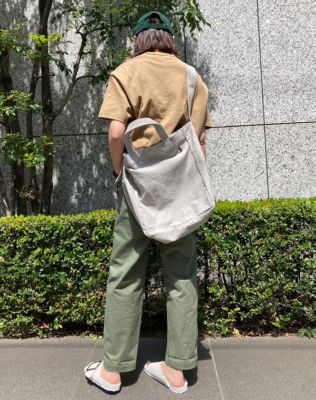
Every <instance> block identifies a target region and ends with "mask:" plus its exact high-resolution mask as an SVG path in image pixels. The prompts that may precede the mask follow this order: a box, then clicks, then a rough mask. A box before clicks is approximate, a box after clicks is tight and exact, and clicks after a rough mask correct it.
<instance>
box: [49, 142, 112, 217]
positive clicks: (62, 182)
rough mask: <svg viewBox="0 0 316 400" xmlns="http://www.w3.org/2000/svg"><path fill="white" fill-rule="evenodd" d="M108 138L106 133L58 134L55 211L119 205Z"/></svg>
mask: <svg viewBox="0 0 316 400" xmlns="http://www.w3.org/2000/svg"><path fill="white" fill-rule="evenodd" d="M107 139H108V138H107V136H106V135H103V134H99V135H85V136H77V135H76V136H63V137H57V138H56V140H55V143H56V146H58V151H57V152H56V158H55V170H54V192H53V197H52V212H53V213H58V212H60V211H62V212H64V213H78V212H81V210H82V209H84V210H86V211H91V210H96V209H102V208H113V207H115V198H116V197H115V196H116V194H115V189H114V177H113V175H112V166H111V163H110V161H109V152H108V145H107V142H108V140H107Z"/></svg>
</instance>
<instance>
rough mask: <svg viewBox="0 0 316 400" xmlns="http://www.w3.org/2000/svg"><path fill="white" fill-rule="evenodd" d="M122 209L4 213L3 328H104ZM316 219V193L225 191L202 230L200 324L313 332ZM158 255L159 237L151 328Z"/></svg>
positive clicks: (213, 330) (15, 331)
mask: <svg viewBox="0 0 316 400" xmlns="http://www.w3.org/2000/svg"><path fill="white" fill-rule="evenodd" d="M114 219H115V212H114V211H107V210H99V211H94V212H90V213H87V214H78V215H60V216H54V217H50V216H43V215H40V216H32V217H22V216H19V217H5V218H1V219H0V333H1V334H2V335H3V336H11V337H24V336H29V335H40V336H42V335H47V334H57V333H65V332H67V331H69V330H75V329H76V330H79V331H85V330H90V331H94V332H95V331H101V329H102V324H103V316H104V299H105V295H106V279H107V274H108V268H109V261H110V256H111V249H112V240H113V237H112V230H113V224H114ZM315 222H316V198H313V199H284V200H256V201H253V202H247V203H243V202H227V201H219V202H218V203H217V205H216V208H215V210H214V211H213V213H212V215H211V218H210V220H209V222H208V223H207V224H205V225H204V226H203V227H202V228H201V229H200V230H199V231H198V234H197V237H198V261H199V287H200V304H199V320H200V328H201V329H203V330H206V331H207V332H208V333H209V334H213V335H217V334H220V335H223V336H226V335H230V334H239V332H254V333H263V332H267V331H269V332H275V333H282V332H298V334H299V335H301V336H309V337H311V336H314V335H315V305H316V284H315V276H316V275H315V273H316V265H315V253H316V246H315V244H316V243H315V241H316V223H315ZM159 263H160V261H159V253H158V251H157V248H156V247H155V246H153V247H152V249H151V252H150V268H149V271H150V276H149V277H148V278H147V282H148V287H147V297H146V301H145V305H144V313H143V326H145V327H147V328H153V327H156V326H157V323H158V322H159V324H160V323H161V321H163V320H164V317H165V296H164V291H163V289H162V288H160V287H157V286H156V287H155V285H152V284H151V285H150V284H149V281H151V280H152V277H153V276H155V279H156V278H157V276H158V275H159V274H158V270H159V267H160V265H159ZM156 274H158V275H157V276H156ZM157 282H158V281H157V280H156V283H157ZM159 326H161V325H159Z"/></svg>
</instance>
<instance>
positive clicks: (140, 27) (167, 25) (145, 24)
mask: <svg viewBox="0 0 316 400" xmlns="http://www.w3.org/2000/svg"><path fill="white" fill-rule="evenodd" d="M152 17H156V18H159V19H160V21H161V23H160V24H152V23H150V22H149V20H150V18H152ZM147 29H160V30H163V31H167V32H169V33H171V35H173V34H174V32H173V29H172V25H171V22H170V21H169V19H168V18H167V17H166V16H165V15H163V14H162V13H160V12H157V11H149V12H148V13H146V14H144V15H143V16H142V17H140V18H139V20H138V21H137V23H136V26H135V28H134V29H133V33H134V35H136V36H137V35H138V34H139V33H140V32H143V31H146V30H147Z"/></svg>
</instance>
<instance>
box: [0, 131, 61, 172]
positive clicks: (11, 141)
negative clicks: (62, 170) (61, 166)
mask: <svg viewBox="0 0 316 400" xmlns="http://www.w3.org/2000/svg"><path fill="white" fill-rule="evenodd" d="M0 146H1V148H2V150H3V152H4V156H5V160H6V162H7V163H9V164H10V163H12V162H13V161H19V162H23V163H24V164H25V166H26V167H28V168H30V167H36V166H38V165H40V164H42V163H43V162H44V160H45V155H46V154H51V153H52V152H53V151H54V150H53V141H52V138H50V137H49V136H46V135H43V136H41V137H40V138H39V139H38V143H36V142H33V140H31V139H29V138H26V137H25V136H23V135H21V134H20V133H12V132H10V133H7V134H6V135H5V136H4V137H3V138H1V139H0Z"/></svg>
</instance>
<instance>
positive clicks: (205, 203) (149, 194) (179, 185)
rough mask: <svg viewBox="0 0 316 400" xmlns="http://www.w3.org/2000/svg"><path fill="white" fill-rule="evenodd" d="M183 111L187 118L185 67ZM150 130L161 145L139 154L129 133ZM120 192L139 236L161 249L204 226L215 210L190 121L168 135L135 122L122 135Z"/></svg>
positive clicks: (191, 82)
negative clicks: (139, 228)
mask: <svg viewBox="0 0 316 400" xmlns="http://www.w3.org/2000/svg"><path fill="white" fill-rule="evenodd" d="M187 76H188V110H189V115H190V114H191V105H192V99H193V95H194V90H195V84H196V73H195V69H194V68H193V67H191V66H187ZM148 125H152V126H154V127H155V129H156V131H157V133H158V135H159V136H160V139H161V140H160V142H159V143H157V144H155V145H153V146H150V147H145V148H141V149H135V148H134V147H133V144H132V139H131V132H132V131H133V130H134V129H135V128H138V127H145V126H148ZM125 147H126V150H127V153H124V158H123V168H122V186H123V190H124V194H125V198H126V201H127V204H128V205H129V207H130V209H131V211H132V212H133V214H134V216H135V218H136V220H137V221H138V223H139V225H140V226H141V228H142V230H143V232H144V234H145V235H146V236H147V237H149V238H152V239H156V240H158V241H160V242H162V243H169V242H173V241H175V240H177V239H180V238H182V237H183V236H185V235H187V234H189V233H191V232H193V231H195V230H196V229H197V228H198V227H199V226H200V225H202V224H203V223H205V222H206V221H207V219H208V217H209V214H210V211H211V210H212V209H213V208H214V206H215V200H214V196H213V192H212V188H211V183H210V180H209V176H208V173H207V168H206V163H205V159H204V156H203V153H202V149H201V145H200V142H199V139H198V137H197V134H196V132H195V129H194V127H193V125H192V122H191V120H190V121H189V122H188V123H186V124H185V125H184V126H182V127H181V128H180V129H178V130H177V131H175V132H173V133H172V134H170V135H168V134H167V133H166V132H165V130H164V128H163V127H162V126H161V125H160V124H159V123H158V122H157V121H154V120H153V119H150V118H139V119H136V120H135V121H133V122H131V123H130V124H129V125H128V127H127V129H126V132H125Z"/></svg>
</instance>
